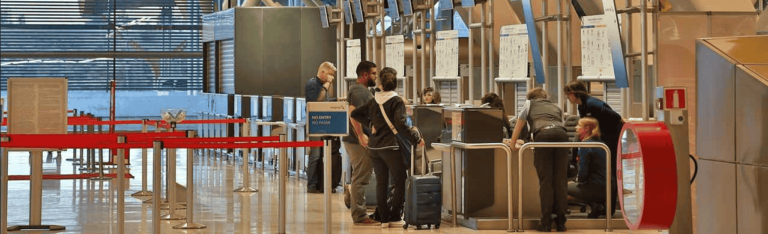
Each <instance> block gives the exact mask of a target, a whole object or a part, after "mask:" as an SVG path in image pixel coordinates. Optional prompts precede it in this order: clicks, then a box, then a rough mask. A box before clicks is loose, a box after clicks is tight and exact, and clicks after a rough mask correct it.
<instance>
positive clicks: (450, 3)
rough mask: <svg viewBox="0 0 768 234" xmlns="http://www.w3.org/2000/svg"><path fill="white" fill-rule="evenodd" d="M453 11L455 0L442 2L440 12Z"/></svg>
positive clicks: (443, 0) (441, 0)
mask: <svg viewBox="0 0 768 234" xmlns="http://www.w3.org/2000/svg"><path fill="white" fill-rule="evenodd" d="M452 9H453V0H440V10H441V11H444V10H452Z"/></svg>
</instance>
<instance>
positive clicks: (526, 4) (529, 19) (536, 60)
mask: <svg viewBox="0 0 768 234" xmlns="http://www.w3.org/2000/svg"><path fill="white" fill-rule="evenodd" d="M523 15H525V27H526V28H527V29H528V40H529V41H530V44H531V47H530V48H531V57H533V68H534V70H536V83H539V84H544V81H545V80H546V79H545V77H544V63H543V62H542V61H541V52H540V51H539V38H538V36H537V35H536V21H534V19H533V8H532V7H531V0H523ZM545 40H546V38H545Z"/></svg>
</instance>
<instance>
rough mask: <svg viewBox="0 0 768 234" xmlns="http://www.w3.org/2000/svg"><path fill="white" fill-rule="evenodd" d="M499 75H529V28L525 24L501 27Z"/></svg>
mask: <svg viewBox="0 0 768 234" xmlns="http://www.w3.org/2000/svg"><path fill="white" fill-rule="evenodd" d="M499 37H500V42H501V52H500V53H501V54H500V56H499V77H503V78H527V77H528V29H527V27H526V26H525V25H524V24H518V25H507V26H503V27H501V33H500V36H499Z"/></svg>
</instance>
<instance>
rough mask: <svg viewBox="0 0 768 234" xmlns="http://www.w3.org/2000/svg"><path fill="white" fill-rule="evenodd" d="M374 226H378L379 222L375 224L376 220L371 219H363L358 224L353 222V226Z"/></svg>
mask: <svg viewBox="0 0 768 234" xmlns="http://www.w3.org/2000/svg"><path fill="white" fill-rule="evenodd" d="M375 224H379V222H376V220H373V219H371V218H365V219H363V220H361V221H360V222H355V225H375Z"/></svg>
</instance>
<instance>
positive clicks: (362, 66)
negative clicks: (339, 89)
mask: <svg viewBox="0 0 768 234" xmlns="http://www.w3.org/2000/svg"><path fill="white" fill-rule="evenodd" d="M374 67H376V64H375V63H373V62H371V61H362V62H360V63H358V64H357V70H355V73H357V76H358V77H360V76H361V75H363V73H365V72H369V71H371V68H374Z"/></svg>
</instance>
